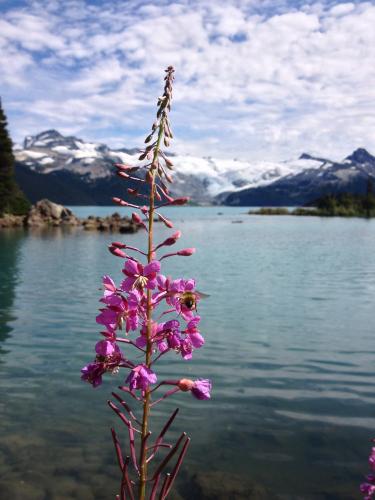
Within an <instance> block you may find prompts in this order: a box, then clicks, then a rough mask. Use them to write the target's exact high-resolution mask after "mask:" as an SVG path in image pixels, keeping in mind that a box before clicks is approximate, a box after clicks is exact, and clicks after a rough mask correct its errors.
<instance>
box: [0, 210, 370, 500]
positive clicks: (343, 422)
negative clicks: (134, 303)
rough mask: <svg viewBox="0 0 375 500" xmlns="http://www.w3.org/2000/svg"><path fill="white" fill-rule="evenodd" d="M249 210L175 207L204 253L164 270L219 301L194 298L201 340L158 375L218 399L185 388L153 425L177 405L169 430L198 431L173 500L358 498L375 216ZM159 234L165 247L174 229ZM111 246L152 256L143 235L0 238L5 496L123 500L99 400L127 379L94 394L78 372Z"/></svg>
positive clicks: (1, 487) (15, 234)
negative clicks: (191, 382)
mask: <svg viewBox="0 0 375 500" xmlns="http://www.w3.org/2000/svg"><path fill="white" fill-rule="evenodd" d="M74 211H75V212H76V213H77V215H80V216H83V215H88V214H89V213H95V214H108V213H112V212H113V211H114V209H113V208H112V207H109V208H106V207H91V208H90V207H89V208H88V207H80V208H78V207H77V208H75V209H74ZM218 212H220V213H221V215H219V214H218ZM245 212H246V209H244V208H222V207H216V208H193V207H192V208H179V209H178V208H176V209H170V210H169V212H168V214H169V215H170V216H171V217H172V218H173V219H174V222H175V226H176V227H177V228H179V229H181V230H182V231H183V237H182V239H181V240H180V241H181V244H180V245H179V247H180V248H182V247H190V246H196V247H197V253H196V254H195V255H194V256H193V257H190V258H189V259H186V258H175V259H174V260H173V259H167V260H166V261H163V262H166V267H165V268H164V270H165V272H166V273H168V274H172V275H173V276H174V277H190V276H193V277H196V278H197V281H198V289H199V290H201V291H203V292H206V293H208V294H210V297H209V298H208V299H207V300H205V301H201V302H200V305H199V313H200V315H201V316H202V332H203V334H204V336H205V338H206V344H205V346H204V347H203V348H202V349H200V350H199V351H196V353H195V356H194V358H193V360H192V361H191V362H184V361H182V360H180V359H179V358H178V357H177V356H176V357H175V356H173V355H170V356H166V357H165V359H163V360H162V361H161V364H160V369H161V373H162V374H165V375H168V376H169V377H172V378H173V377H176V376H188V377H191V378H194V377H204V378H206V377H207V378H211V379H212V381H213V384H214V389H213V394H212V399H211V400H210V401H202V402H201V401H197V400H194V399H193V398H192V397H191V396H190V395H189V394H182V393H180V394H178V395H177V396H176V397H174V398H171V399H170V400H166V401H165V403H163V404H162V405H160V406H159V407H157V409H156V411H155V415H154V418H153V420H152V423H151V427H152V428H153V429H157V428H158V426H160V425H161V423H162V421H163V420H165V418H166V417H167V415H168V414H169V413H171V412H172V410H173V409H174V408H175V407H176V406H179V407H180V410H181V411H180V415H179V417H178V419H177V420H176V424H175V427H174V431H173V432H172V436H176V435H177V433H178V431H180V432H181V430H186V431H187V432H188V433H189V434H190V436H191V438H192V444H191V446H190V449H189V452H188V455H187V458H186V460H185V464H184V469H183V473H182V475H181V480H182V481H181V483H180V485H181V486H180V494H181V496H180V497H179V498H181V497H182V498H189V499H190V498H197V499H198V498H199V494H198V493H197V491H198V490H199V487H202V485H201V483H199V481H201V482H202V481H204V480H206V481H208V483H209V482H210V481H211V483H212V487H213V491H214V488H215V486H216V487H217V486H218V484H220V491H222V492H223V493H222V495H221V496H220V495H219V494H218V493H212V494H211V497H209V496H207V494H206V497H207V498H222V499H224V498H251V496H250V494H249V493H248V491H249V490H248V489H246V488H251V487H254V488H255V490H256V491H258V496H254V498H282V499H309V500H310V499H311V500H312V499H317V500H318V499H330V500H332V499H340V500H341V499H354V498H359V493H358V484H359V483H360V482H361V480H362V476H363V474H364V473H366V472H367V456H368V453H369V450H370V442H369V440H370V438H371V437H372V436H375V395H374V389H375V379H374V375H375V365H374V357H375V344H374V334H375V321H374V312H375V220H371V221H367V220H362V219H346V220H344V219H338V218H329V219H321V218H313V217H306V218H305V217H300V218H299V217H277V216H273V217H272V216H267V217H262V216H249V215H246V213H245ZM124 213H126V212H124ZM156 228H157V232H156V234H157V239H158V240H162V239H163V238H164V237H165V236H166V234H168V230H167V229H166V228H164V226H162V225H161V224H157V225H156ZM118 239H121V240H123V241H125V242H127V243H129V244H131V245H135V246H138V245H140V246H141V245H143V244H144V242H145V241H144V240H145V235H144V233H143V232H139V233H137V234H134V235H133V234H131V235H121V236H119V235H114V236H112V235H110V234H109V233H96V232H94V233H93V232H84V231H83V230H80V229H78V230H77V229H72V230H65V231H62V230H59V229H51V230H48V231H39V232H38V231H33V232H32V231H29V232H28V233H27V232H24V231H23V230H19V231H18V230H12V231H2V232H0V377H1V398H0V419H1V431H0V497H1V498H2V499H4V500H8V499H12V500H17V499H21V498H22V499H23V500H25V499H27V500H29V499H32V500H33V499H38V500H39V499H41V500H50V499H51V500H58V499H80V500H90V499H111V498H114V494H115V493H116V492H117V486H118V477H119V475H118V470H117V467H116V463H115V456H114V452H113V449H112V442H111V439H110V434H109V428H110V427H111V426H113V425H115V427H116V428H117V429H118V430H121V425H120V422H119V421H117V417H116V416H115V415H114V414H113V413H112V412H111V411H110V409H109V408H108V407H107V405H106V400H107V398H108V397H109V395H110V392H111V390H113V389H114V388H115V387H116V386H117V385H118V384H119V383H121V382H122V380H123V379H122V378H121V377H119V376H117V377H115V376H114V377H111V376H107V377H106V380H105V383H104V384H103V385H102V386H101V387H100V388H98V389H96V390H93V389H92V388H91V387H90V386H89V385H87V384H84V383H82V382H81V381H80V368H81V366H82V365H83V364H85V363H87V362H88V361H90V360H91V359H92V357H93V354H92V353H93V346H94V344H95V342H96V341H97V339H98V338H99V337H98V332H99V329H98V326H97V324H96V323H95V316H96V314H97V308H98V306H99V303H98V299H99V298H100V291H99V290H98V289H99V288H100V284H101V283H100V280H101V276H102V275H103V274H107V273H108V274H111V275H112V276H113V277H114V278H116V277H117V278H118V279H119V278H120V277H121V272H120V270H121V263H122V262H121V260H120V259H116V258H114V257H112V256H111V255H110V254H109V252H108V251H107V248H106V247H107V245H108V243H110V242H111V241H113V240H118ZM161 376H162V375H160V377H161ZM197 472H199V473H200V475H199V476H195V478H194V475H195V474H196V473H197ZM197 477H198V479H197ZM202 478H203V479H202ZM189 485H191V488H192V489H191V490H190V493H189ZM199 485H200V486H199ZM194 488H195V490H194ZM197 488H198V490H197ZM206 489H207V485H206ZM225 489H226V490H225ZM228 490H229V491H237V494H236V495H237V496H235V495H233V496H232V497H230V495H229V493H228ZM192 491H195V493H194V494H193V493H192ZM262 492H263V493H262ZM206 497H205V498H206ZM176 498H177V496H176Z"/></svg>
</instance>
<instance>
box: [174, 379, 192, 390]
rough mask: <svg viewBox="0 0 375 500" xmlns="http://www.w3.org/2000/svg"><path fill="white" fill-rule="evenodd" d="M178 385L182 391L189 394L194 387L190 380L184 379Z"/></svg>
mask: <svg viewBox="0 0 375 500" xmlns="http://www.w3.org/2000/svg"><path fill="white" fill-rule="evenodd" d="M177 385H178V388H179V389H180V390H181V391H183V392H188V391H191V390H192V388H193V387H194V382H193V381H192V380H190V379H188V378H182V379H181V380H179V381H178V382H177Z"/></svg>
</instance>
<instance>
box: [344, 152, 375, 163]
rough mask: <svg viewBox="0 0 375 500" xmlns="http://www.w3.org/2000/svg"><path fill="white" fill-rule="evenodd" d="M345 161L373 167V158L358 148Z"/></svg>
mask: <svg viewBox="0 0 375 500" xmlns="http://www.w3.org/2000/svg"><path fill="white" fill-rule="evenodd" d="M345 160H349V161H351V162H352V163H360V164H363V163H370V164H372V165H374V166H375V156H372V155H371V154H370V153H369V152H368V151H367V150H366V149H365V148H358V149H356V150H355V151H353V153H352V154H351V155H350V156H347V157H346V158H345Z"/></svg>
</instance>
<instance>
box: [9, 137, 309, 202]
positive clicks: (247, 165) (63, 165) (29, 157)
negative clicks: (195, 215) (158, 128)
mask: <svg viewBox="0 0 375 500" xmlns="http://www.w3.org/2000/svg"><path fill="white" fill-rule="evenodd" d="M15 156H16V160H17V163H18V169H17V176H18V177H19V182H20V184H21V187H22V188H23V189H24V190H25V192H26V194H28V196H29V198H30V199H31V200H32V201H35V200H34V199H35V197H36V198H38V199H39V198H42V197H48V192H43V193H39V192H37V190H35V189H33V192H32V193H31V192H30V187H29V186H25V183H26V184H28V183H29V182H30V181H31V177H32V174H35V175H36V176H37V178H38V184H39V186H40V188H41V189H42V186H44V187H43V189H46V190H47V191H48V189H51V188H53V187H54V186H52V184H55V187H56V185H57V184H59V183H60V184H64V183H65V181H66V180H67V178H69V182H70V188H69V187H67V189H68V191H69V190H70V191H71V190H72V189H78V190H82V189H83V187H85V189H83V191H84V193H83V195H82V196H83V199H82V200H81V201H80V200H76V201H75V203H100V204H102V203H110V196H111V195H113V192H112V194H111V193H109V192H108V197H107V189H105V187H109V186H108V184H110V185H111V186H112V187H113V185H114V184H115V183H116V180H117V178H116V177H115V175H114V174H115V169H114V167H113V164H114V163H118V162H120V163H125V164H128V165H135V164H138V163H139V161H138V156H139V152H138V150H136V149H120V150H112V149H110V148H109V147H108V146H106V145H105V144H100V143H92V142H85V141H83V140H81V139H78V138H76V137H72V136H69V137H66V136H63V135H61V134H60V133H59V132H57V131H56V130H47V131H45V132H42V133H40V134H37V135H35V136H28V137H26V138H25V140H24V143H23V146H18V147H16V148H15ZM173 163H174V165H175V170H174V173H173V176H174V181H175V182H174V184H173V185H172V189H171V191H172V192H173V194H175V195H182V194H183V195H187V194H188V195H189V196H190V197H191V198H192V200H193V201H195V202H198V203H211V202H213V200H214V199H220V197H222V196H224V193H231V192H237V191H241V190H244V189H249V188H253V187H259V186H266V185H268V184H270V183H273V182H275V181H276V180H278V179H280V178H282V177H285V176H287V175H294V174H297V173H299V172H302V171H303V170H305V169H312V168H315V167H316V166H317V163H316V161H315V160H313V159H310V158H301V159H299V160H295V161H285V162H278V163H276V162H274V163H272V162H266V161H258V162H246V161H241V160H224V159H218V158H211V157H209V158H199V157H194V156H188V155H173ZM41 175H43V176H44V177H43V178H41V177H40V176H41ZM25 176H26V177H27V181H26V179H24V177H25ZM32 184H35V183H33V182H32ZM100 184H102V187H103V189H104V191H103V193H102V194H100ZM104 185H106V186H104ZM89 186H91V194H90V189H88V188H89ZM34 188H35V186H34ZM54 191H57V192H54V196H55V198H56V196H58V197H59V199H55V200H54V201H58V202H60V203H67V201H66V197H68V198H69V201H68V202H69V203H72V201H71V198H72V196H71V194H69V193H68V192H67V190H66V189H64V190H63V192H61V193H60V194H58V193H59V191H60V190H59V189H54ZM94 191H95V193H94ZM73 198H76V195H74V196H73ZM87 198H90V199H87ZM73 201H74V200H73Z"/></svg>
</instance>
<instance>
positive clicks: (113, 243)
mask: <svg viewBox="0 0 375 500" xmlns="http://www.w3.org/2000/svg"><path fill="white" fill-rule="evenodd" d="M111 246H113V247H115V248H126V245H125V244H124V243H121V242H120V241H113V242H112V243H111Z"/></svg>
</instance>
